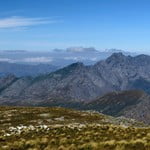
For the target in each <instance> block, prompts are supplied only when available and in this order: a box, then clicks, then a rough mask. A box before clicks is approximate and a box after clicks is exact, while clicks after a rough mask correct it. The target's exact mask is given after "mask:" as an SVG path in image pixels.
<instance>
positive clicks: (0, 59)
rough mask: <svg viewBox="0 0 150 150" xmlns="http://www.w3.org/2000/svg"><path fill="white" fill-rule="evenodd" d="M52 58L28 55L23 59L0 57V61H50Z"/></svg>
mask: <svg viewBox="0 0 150 150" xmlns="http://www.w3.org/2000/svg"><path fill="white" fill-rule="evenodd" d="M52 61H53V59H52V58H51V57H28V58H23V59H9V58H0V62H9V63H20V62H21V63H50V62H52Z"/></svg>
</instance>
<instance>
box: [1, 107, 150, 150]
mask: <svg viewBox="0 0 150 150" xmlns="http://www.w3.org/2000/svg"><path fill="white" fill-rule="evenodd" d="M0 150H150V128H149V127H146V126H143V127H142V124H141V123H138V122H133V121H129V120H125V119H124V120H123V121H121V120H119V121H118V119H115V118H113V117H109V116H105V115H102V114H99V113H93V112H80V111H75V110H71V109H65V108H42V107H41V108H40V107H39V108H35V107H31V108H30V107H1V108H0Z"/></svg>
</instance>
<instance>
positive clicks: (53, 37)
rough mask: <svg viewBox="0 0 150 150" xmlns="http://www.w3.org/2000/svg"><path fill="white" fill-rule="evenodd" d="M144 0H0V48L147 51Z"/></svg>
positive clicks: (149, 27) (149, 21) (149, 30)
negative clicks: (75, 48) (87, 48)
mask: <svg viewBox="0 0 150 150" xmlns="http://www.w3.org/2000/svg"><path fill="white" fill-rule="evenodd" d="M149 8H150V1H149V0H0V50H34V51H36V50H38V51H44V50H46V51H49V50H52V49H55V48H60V49H65V48H67V47H76V46H83V47H95V48H96V49H99V50H103V49H110V48H117V49H123V50H127V51H143V52H149V51H150V9H149Z"/></svg>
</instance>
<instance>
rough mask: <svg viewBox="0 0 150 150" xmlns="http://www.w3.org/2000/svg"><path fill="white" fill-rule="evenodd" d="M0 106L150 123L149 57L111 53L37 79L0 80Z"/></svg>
mask: <svg viewBox="0 0 150 150" xmlns="http://www.w3.org/2000/svg"><path fill="white" fill-rule="evenodd" d="M0 83H1V84H0V85H1V86H0V104H1V105H32V106H33V105H34V106H55V105H57V106H65V107H74V108H78V109H93V110H97V111H100V112H103V113H105V114H109V115H113V116H120V115H123V116H127V117H131V118H135V119H138V120H140V121H144V122H146V123H150V122H149V121H148V120H149V119H150V118H149V113H150V112H149V110H150V97H149V93H150V56H148V55H139V56H135V57H132V56H125V55H123V54H122V53H114V54H112V55H111V56H110V57H108V58H107V59H106V60H101V61H99V62H97V63H96V64H94V65H90V66H85V65H84V64H83V63H80V62H78V63H74V64H71V65H69V66H67V67H64V68H62V69H59V70H57V71H55V72H52V73H49V74H44V75H39V76H37V77H15V76H13V75H9V76H6V77H1V78H0Z"/></svg>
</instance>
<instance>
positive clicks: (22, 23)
mask: <svg viewBox="0 0 150 150" xmlns="http://www.w3.org/2000/svg"><path fill="white" fill-rule="evenodd" d="M56 22H58V20H51V19H49V18H24V17H14V16H13V17H9V18H3V19H0V28H20V27H28V26H34V25H39V24H52V23H56Z"/></svg>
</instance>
